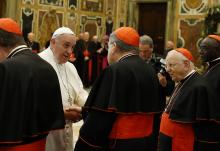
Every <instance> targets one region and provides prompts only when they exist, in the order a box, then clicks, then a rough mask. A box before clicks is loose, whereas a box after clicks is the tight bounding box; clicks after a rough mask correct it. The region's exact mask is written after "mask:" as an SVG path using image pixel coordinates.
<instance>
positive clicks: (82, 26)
mask: <svg viewBox="0 0 220 151" xmlns="http://www.w3.org/2000/svg"><path fill="white" fill-rule="evenodd" d="M9 1H12V0H9ZM126 5H127V0H20V1H19V7H21V9H19V13H18V14H19V15H18V16H17V20H20V21H21V24H22V29H23V32H24V36H25V38H26V36H27V33H29V32H31V31H32V32H34V33H35V35H36V40H38V41H39V42H40V44H41V47H43V46H44V45H45V43H46V41H48V40H49V39H50V37H51V33H52V32H53V31H54V30H55V29H56V28H58V27H60V26H68V27H69V28H71V29H72V30H73V31H74V32H75V33H76V34H79V33H80V32H84V31H89V32H90V34H91V36H92V35H98V36H99V38H100V39H101V37H102V36H103V35H105V34H106V33H107V34H110V33H111V32H112V30H114V29H115V28H117V27H119V26H124V25H125V24H126V16H127V15H126V12H127V8H126Z"/></svg>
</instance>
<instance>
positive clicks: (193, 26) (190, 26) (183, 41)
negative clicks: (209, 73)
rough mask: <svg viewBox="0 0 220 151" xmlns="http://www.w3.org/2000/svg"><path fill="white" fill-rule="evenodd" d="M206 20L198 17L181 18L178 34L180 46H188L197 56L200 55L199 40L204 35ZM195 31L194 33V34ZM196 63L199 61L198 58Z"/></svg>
mask: <svg viewBox="0 0 220 151" xmlns="http://www.w3.org/2000/svg"><path fill="white" fill-rule="evenodd" d="M203 23H204V20H198V19H180V20H179V30H178V32H179V36H178V41H177V44H178V47H185V48H188V49H189V50H190V51H191V52H192V54H193V56H194V57H195V58H198V57H199V54H198V51H197V50H198V42H199V41H200V39H201V37H202V35H201V31H202V29H203V27H204V26H203ZM192 33H193V35H192ZM196 63H199V60H197V62H196Z"/></svg>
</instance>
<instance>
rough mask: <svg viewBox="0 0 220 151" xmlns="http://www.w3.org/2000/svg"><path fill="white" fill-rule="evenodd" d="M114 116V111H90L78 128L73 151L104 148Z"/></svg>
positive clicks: (91, 150)
mask: <svg viewBox="0 0 220 151" xmlns="http://www.w3.org/2000/svg"><path fill="white" fill-rule="evenodd" d="M115 118H116V113H113V112H104V111H96V110H92V111H90V112H89V113H88V115H87V117H86V119H85V121H84V124H83V125H82V127H81V129H80V134H79V139H78V141H77V142H76V146H75V149H74V151H93V150H94V151H96V150H102V151H104V150H106V149H107V148H108V142H109V141H108V140H109V139H108V136H109V133H110V132H111V129H112V125H113V124H114V121H115Z"/></svg>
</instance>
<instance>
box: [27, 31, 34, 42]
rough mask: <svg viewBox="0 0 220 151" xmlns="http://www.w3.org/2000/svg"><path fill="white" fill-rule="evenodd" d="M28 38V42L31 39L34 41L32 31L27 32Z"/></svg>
mask: <svg viewBox="0 0 220 151" xmlns="http://www.w3.org/2000/svg"><path fill="white" fill-rule="evenodd" d="M28 40H29V41H30V42H33V41H34V33H32V32H30V33H28Z"/></svg>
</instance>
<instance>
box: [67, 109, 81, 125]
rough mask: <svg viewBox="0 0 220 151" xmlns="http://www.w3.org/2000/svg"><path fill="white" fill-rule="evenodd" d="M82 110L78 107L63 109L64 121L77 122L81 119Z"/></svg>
mask: <svg viewBox="0 0 220 151" xmlns="http://www.w3.org/2000/svg"><path fill="white" fill-rule="evenodd" d="M81 111H82V108H81V107H78V106H71V107H69V108H66V109H64V116H65V119H67V120H71V121H73V122H78V121H79V120H81V119H82V114H81Z"/></svg>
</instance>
